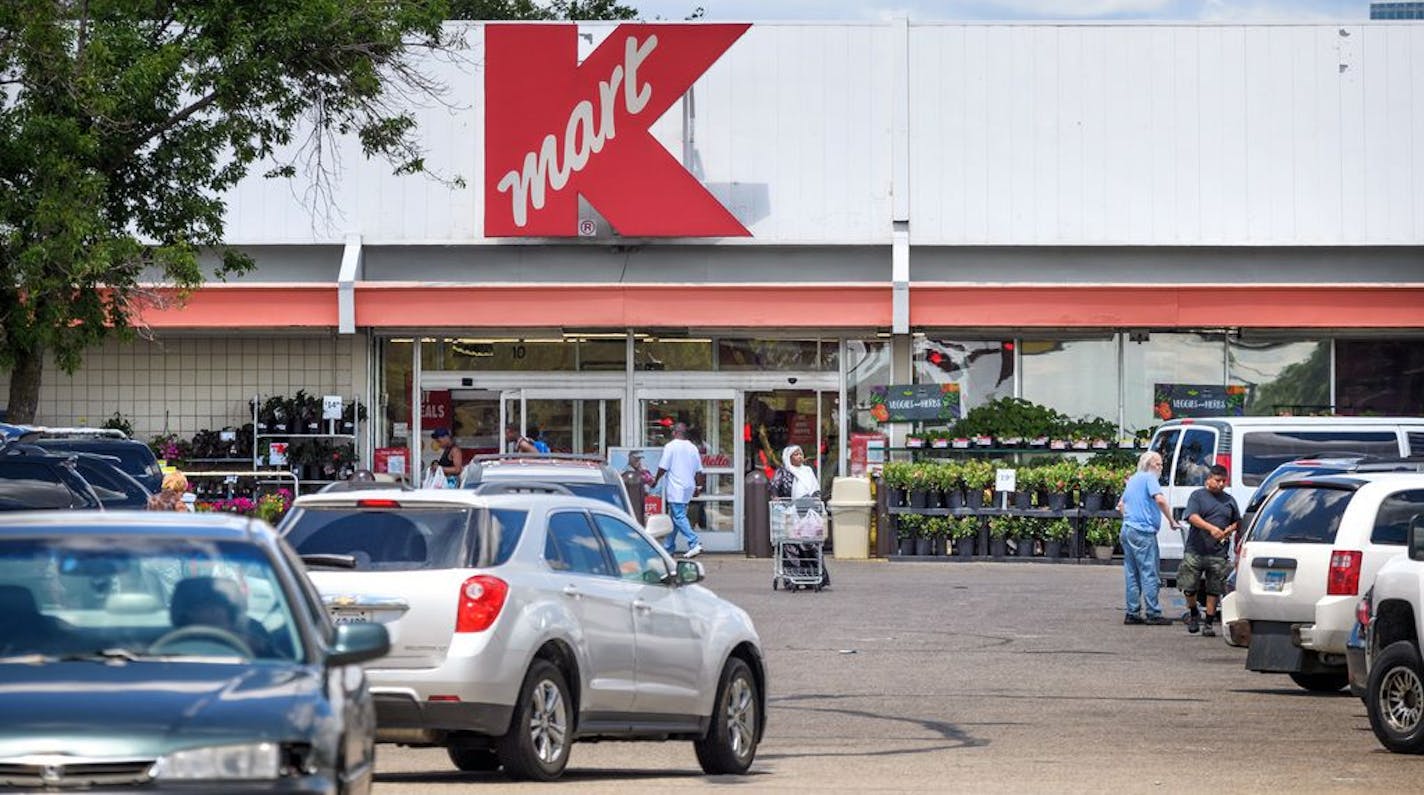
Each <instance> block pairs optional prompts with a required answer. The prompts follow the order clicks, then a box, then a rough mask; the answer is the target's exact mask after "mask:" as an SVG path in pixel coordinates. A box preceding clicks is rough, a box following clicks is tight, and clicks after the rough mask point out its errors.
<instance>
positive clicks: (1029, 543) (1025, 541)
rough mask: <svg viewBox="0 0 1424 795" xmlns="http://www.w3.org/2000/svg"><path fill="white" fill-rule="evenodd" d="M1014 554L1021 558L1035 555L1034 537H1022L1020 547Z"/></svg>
mask: <svg viewBox="0 0 1424 795" xmlns="http://www.w3.org/2000/svg"><path fill="white" fill-rule="evenodd" d="M1014 554H1015V555H1017V556H1018V557H1021V558H1031V557H1033V539H1032V538H1020V539H1019V546H1018V549H1017V550H1015V551H1014Z"/></svg>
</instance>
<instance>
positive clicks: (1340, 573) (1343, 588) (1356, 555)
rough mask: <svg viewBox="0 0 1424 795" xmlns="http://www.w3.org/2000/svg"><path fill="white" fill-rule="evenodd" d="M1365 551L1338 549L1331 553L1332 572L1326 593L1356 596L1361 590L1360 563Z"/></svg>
mask: <svg viewBox="0 0 1424 795" xmlns="http://www.w3.org/2000/svg"><path fill="white" fill-rule="evenodd" d="M1364 557H1365V553H1363V552H1358V551H1355V550H1336V551H1334V552H1331V553H1330V574H1329V579H1327V580H1326V588H1325V593H1326V594H1327V595H1329V596H1354V595H1355V594H1357V593H1359V592H1360V564H1361V563H1362V562H1363V561H1364Z"/></svg>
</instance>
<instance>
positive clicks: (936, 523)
mask: <svg viewBox="0 0 1424 795" xmlns="http://www.w3.org/2000/svg"><path fill="white" fill-rule="evenodd" d="M953 521H954V520H953V519H952V518H951V517H948V516H927V517H925V535H926V536H928V537H929V541H930V554H931V555H934V556H935V557H940V558H942V557H944V556H945V555H946V554H947V553H948V550H947V549H946V548H947V547H948V545H949V527H950V523H951V522H953Z"/></svg>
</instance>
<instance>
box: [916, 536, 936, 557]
mask: <svg viewBox="0 0 1424 795" xmlns="http://www.w3.org/2000/svg"><path fill="white" fill-rule="evenodd" d="M932 552H934V539H933V538H917V539H915V554H916V555H919V556H920V557H922V558H927V557H929V556H930V553H932Z"/></svg>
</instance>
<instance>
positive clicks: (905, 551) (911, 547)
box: [900, 538, 915, 555]
mask: <svg viewBox="0 0 1424 795" xmlns="http://www.w3.org/2000/svg"><path fill="white" fill-rule="evenodd" d="M900 554H901V555H913V554H915V539H914V538H902V539H900Z"/></svg>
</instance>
